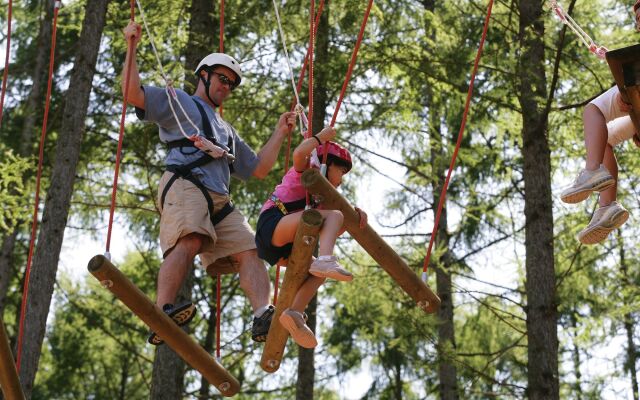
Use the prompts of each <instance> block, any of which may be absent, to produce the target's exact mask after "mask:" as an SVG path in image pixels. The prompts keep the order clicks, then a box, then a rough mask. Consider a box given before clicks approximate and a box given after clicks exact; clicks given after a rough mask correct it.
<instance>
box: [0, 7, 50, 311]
mask: <svg viewBox="0 0 640 400" xmlns="http://www.w3.org/2000/svg"><path fill="white" fill-rule="evenodd" d="M45 3H46V5H45V15H44V17H43V18H42V19H41V20H40V28H39V31H38V38H37V39H36V51H35V54H36V56H35V60H34V66H33V69H32V71H33V75H32V76H31V79H32V83H31V92H30V93H29V96H28V97H27V100H26V102H25V104H24V106H23V108H24V115H25V118H24V121H23V124H22V130H21V133H20V145H19V146H18V154H19V155H21V156H23V157H27V156H30V155H31V154H32V145H33V143H37V141H36V140H34V138H35V137H36V135H37V133H36V116H39V115H41V114H42V109H43V101H42V99H43V98H44V95H45V92H44V89H45V85H44V81H45V80H46V79H47V71H48V69H47V68H46V63H47V61H48V56H49V52H50V48H51V31H52V29H53V23H52V22H53V21H52V18H53V1H47V2H45ZM25 178H26V177H25ZM21 225H22V222H21V221H18V222H17V223H16V225H15V227H13V231H12V232H11V233H9V234H8V235H6V236H5V237H3V238H2V240H3V242H2V248H1V249H2V250H1V252H0V315H2V314H3V312H4V307H5V300H6V296H7V293H8V290H9V283H10V281H11V277H12V276H13V271H14V270H15V267H14V266H13V252H14V249H15V246H16V239H17V237H18V234H19V233H20V226H21Z"/></svg>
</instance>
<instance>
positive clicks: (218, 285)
mask: <svg viewBox="0 0 640 400" xmlns="http://www.w3.org/2000/svg"><path fill="white" fill-rule="evenodd" d="M221 292H222V274H220V272H218V273H217V274H216V358H217V359H218V361H220V317H221V316H222V305H221V299H220V297H221V295H220V293H221Z"/></svg>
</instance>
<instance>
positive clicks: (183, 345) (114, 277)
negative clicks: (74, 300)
mask: <svg viewBox="0 0 640 400" xmlns="http://www.w3.org/2000/svg"><path fill="white" fill-rule="evenodd" d="M88 269H89V272H91V274H93V276H95V277H96V278H97V279H98V280H99V281H100V283H101V284H102V286H103V287H105V288H107V289H109V291H111V293H113V294H114V295H115V296H116V297H117V298H118V299H120V301H122V302H123V303H124V305H126V306H127V307H128V308H129V309H130V310H131V311H132V312H133V313H134V314H135V315H137V316H138V318H140V319H141V320H142V321H143V322H144V323H145V324H147V325H148V326H149V328H151V330H153V331H154V332H156V333H157V334H158V335H159V336H160V337H161V338H162V339H163V340H164V341H165V343H166V344H167V345H168V346H169V347H171V348H172V349H173V350H174V351H175V352H176V353H177V354H178V355H179V356H180V357H182V359H183V360H184V361H185V362H187V364H189V365H191V366H192V367H193V368H195V369H196V370H198V371H199V372H200V373H201V374H202V376H204V378H205V379H206V380H207V381H208V382H209V383H211V384H212V385H214V386H215V387H216V388H217V389H218V390H219V391H220V393H222V395H223V396H227V397H230V396H233V395H234V394H236V393H238V391H239V390H240V383H239V382H238V381H237V380H236V379H235V378H234V377H233V376H232V375H231V374H230V373H229V372H228V371H227V370H226V369H224V367H222V366H221V365H220V364H218V362H217V361H216V360H215V359H214V358H213V357H212V356H211V355H210V354H209V353H207V352H206V351H205V350H204V349H203V348H202V347H201V346H200V345H199V344H198V343H196V341H195V340H193V338H191V336H189V335H188V334H187V333H186V332H184V331H183V330H182V329H181V328H180V327H179V326H178V325H177V324H176V323H175V322H173V320H172V319H171V318H170V317H169V316H168V315H167V314H165V313H164V312H163V311H162V310H160V309H159V308H158V307H157V306H156V305H155V304H153V302H152V301H151V300H150V299H149V298H148V297H147V296H146V295H145V294H144V293H142V291H141V290H140V289H138V288H137V287H136V286H135V285H134V284H133V283H131V281H130V280H129V279H128V278H127V277H126V276H124V274H123V273H122V272H120V270H118V269H117V268H116V267H114V266H113V264H111V262H110V261H109V260H108V259H107V258H105V257H104V256H102V255H97V256H95V257H93V258H92V259H91V261H89V266H88Z"/></svg>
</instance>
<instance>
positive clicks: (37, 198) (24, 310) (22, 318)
mask: <svg viewBox="0 0 640 400" xmlns="http://www.w3.org/2000/svg"><path fill="white" fill-rule="evenodd" d="M60 7H62V3H61V2H60V1H56V2H55V3H54V5H53V30H52V33H51V50H50V53H49V80H48V82H47V94H46V97H45V106H44V117H43V119H42V131H41V133H40V149H39V154H38V172H37V175H36V195H35V206H34V208H33V221H32V223H31V239H30V240H29V255H28V257H27V267H26V270H25V277H24V286H23V289H22V304H21V306H20V327H19V331H18V351H17V357H16V369H17V370H18V372H19V371H20V361H21V359H22V341H23V337H24V321H25V316H26V313H27V300H28V295H29V280H30V277H31V263H32V261H33V251H34V248H35V242H36V232H37V230H38V208H39V206H40V182H41V179H42V164H43V160H44V141H45V138H46V136H47V120H48V119H49V118H48V117H49V107H50V105H51V88H52V86H53V67H54V63H55V60H54V56H55V51H56V33H57V26H58V11H59V10H60ZM8 50H9V49H8V48H7V51H8Z"/></svg>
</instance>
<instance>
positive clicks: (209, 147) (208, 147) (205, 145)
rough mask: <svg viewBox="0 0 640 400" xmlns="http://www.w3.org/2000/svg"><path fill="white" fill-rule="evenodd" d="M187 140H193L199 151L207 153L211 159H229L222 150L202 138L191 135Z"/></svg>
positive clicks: (227, 154)
mask: <svg viewBox="0 0 640 400" xmlns="http://www.w3.org/2000/svg"><path fill="white" fill-rule="evenodd" d="M189 139H191V140H193V144H194V145H195V146H196V147H197V148H199V149H200V150H202V151H204V152H205V153H207V154H208V155H209V156H211V157H212V158H220V157H225V156H227V157H230V155H229V153H227V151H226V150H224V149H223V148H221V147H219V146H216V145H215V144H213V143H211V141H210V140H208V139H207V138H205V137H203V136H197V135H193V136H191V137H190V138H189Z"/></svg>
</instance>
